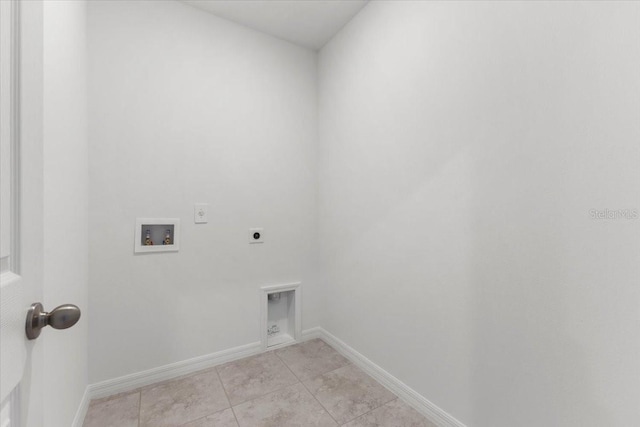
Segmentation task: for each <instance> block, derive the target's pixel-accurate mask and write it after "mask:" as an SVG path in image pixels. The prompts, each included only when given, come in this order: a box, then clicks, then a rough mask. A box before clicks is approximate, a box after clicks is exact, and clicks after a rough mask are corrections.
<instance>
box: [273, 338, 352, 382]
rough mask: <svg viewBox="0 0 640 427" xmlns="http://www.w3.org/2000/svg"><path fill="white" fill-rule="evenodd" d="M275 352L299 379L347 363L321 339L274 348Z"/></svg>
mask: <svg viewBox="0 0 640 427" xmlns="http://www.w3.org/2000/svg"><path fill="white" fill-rule="evenodd" d="M276 354H277V355H278V357H279V358H280V359H282V360H283V361H284V363H286V364H287V366H288V367H289V369H291V371H293V373H294V374H295V375H296V376H297V377H298V379H299V380H300V381H304V380H308V379H309V378H313V377H316V376H318V375H320V374H324V373H327V372H329V371H333V370H334V369H338V368H341V367H343V366H346V365H348V364H349V361H348V360H347V359H346V358H344V357H342V355H340V354H339V353H338V352H337V351H335V350H334V349H332V348H331V347H330V346H329V345H328V344H327V343H325V342H324V341H322V340H321V339H314V340H311V341H307V342H303V343H301V344H296V345H292V346H289V347H284V348H281V349H279V350H276Z"/></svg>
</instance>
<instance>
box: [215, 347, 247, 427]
mask: <svg viewBox="0 0 640 427" xmlns="http://www.w3.org/2000/svg"><path fill="white" fill-rule="evenodd" d="M240 360H242V359H240ZM214 370H215V371H216V376H217V377H218V381H220V385H221V386H222V391H224V395H225V397H226V398H227V402H229V408H231V413H232V414H233V418H234V419H235V420H236V424H237V425H240V421H238V416H237V415H236V411H234V410H233V405H232V404H231V399H229V394H228V393H227V389H226V388H224V383H223V382H222V378H221V377H220V372H218V368H217V367H216V369H214ZM223 410H224V409H223Z"/></svg>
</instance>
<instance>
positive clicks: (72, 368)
mask: <svg viewBox="0 0 640 427" xmlns="http://www.w3.org/2000/svg"><path fill="white" fill-rule="evenodd" d="M42 13H43V15H42V16H43V20H42V22H43V24H42V25H43V40H44V44H43V58H42V63H43V89H42V90H43V104H42V105H43V107H42V108H43V110H42V112H43V138H42V144H43V167H44V172H43V178H44V197H43V201H44V205H43V208H44V234H43V235H42V236H41V239H40V244H41V245H42V247H43V253H44V264H43V272H44V276H43V279H44V300H43V301H42V303H43V304H44V306H45V309H47V310H51V309H53V308H54V307H56V306H58V305H61V304H66V303H73V304H76V305H78V306H79V307H81V309H82V310H83V315H82V317H81V319H80V321H79V322H78V324H76V325H75V326H74V327H73V328H71V329H68V330H64V331H56V330H54V329H51V328H47V330H46V331H43V333H42V335H41V336H40V338H38V341H40V342H39V343H36V345H41V346H42V347H43V348H44V368H43V373H44V377H43V378H44V391H45V399H44V401H43V404H44V412H43V414H44V425H46V426H47V427H49V426H51V427H58V426H60V427H67V426H70V425H71V424H72V422H73V419H74V416H75V414H76V411H77V409H78V406H79V404H80V401H81V400H82V396H83V394H84V391H85V388H86V386H87V384H88V346H89V342H88V319H89V316H88V264H89V259H88V181H89V180H88V144H87V102H86V61H87V56H86V47H87V46H86V34H85V28H86V7H85V2H84V1H75V0H69V1H44V2H43V12H42ZM28 66H33V64H29V65H28ZM25 225H26V224H25Z"/></svg>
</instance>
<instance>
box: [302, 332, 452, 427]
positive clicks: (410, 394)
mask: <svg viewBox="0 0 640 427" xmlns="http://www.w3.org/2000/svg"><path fill="white" fill-rule="evenodd" d="M302 336H303V339H304V340H307V339H313V338H320V339H322V340H324V341H325V342H326V343H327V344H329V345H330V346H331V347H333V348H334V349H335V350H336V351H338V352H339V353H341V354H342V355H343V356H344V357H346V358H347V359H349V360H350V361H351V362H352V363H353V364H354V365H356V366H357V367H359V368H360V369H362V370H363V371H365V372H366V373H367V374H369V375H371V376H372V377H373V378H375V379H376V380H377V381H378V382H379V383H380V384H382V385H384V386H385V387H386V388H388V389H389V390H390V391H391V392H393V393H394V394H396V395H397V396H398V397H399V398H400V399H402V400H403V401H405V402H406V403H408V404H409V405H411V406H412V407H413V408H414V409H415V410H416V411H418V412H420V413H421V414H422V415H424V416H425V417H426V418H427V419H428V420H429V421H431V422H432V423H434V424H435V425H437V426H439V427H465V425H464V424H462V423H461V422H460V421H458V420H456V419H455V418H454V417H453V416H451V415H450V414H448V413H447V412H446V411H444V410H443V409H441V408H439V407H438V406H436V405H435V404H434V403H433V402H430V401H429V400H428V399H426V398H425V397H424V396H422V395H420V394H419V393H418V392H416V391H415V390H413V389H412V388H411V387H409V386H408V385H406V384H405V383H403V382H402V381H400V380H399V379H397V378H396V377H394V376H393V375H391V374H390V373H388V372H387V371H385V370H384V369H382V368H381V367H380V366H378V365H376V364H375V363H373V362H372V361H371V360H369V359H367V358H366V357H365V356H363V355H362V354H360V353H358V352H357V351H356V350H354V349H353V348H352V347H350V346H349V345H347V344H345V342H344V341H342V340H340V339H339V338H337V337H336V336H334V335H332V334H331V333H329V332H328V331H326V330H324V329H323V328H313V329H309V330H306V331H304V332H303V333H302Z"/></svg>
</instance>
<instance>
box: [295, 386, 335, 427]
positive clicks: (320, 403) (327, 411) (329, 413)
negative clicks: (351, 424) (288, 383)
mask: <svg viewBox="0 0 640 427" xmlns="http://www.w3.org/2000/svg"><path fill="white" fill-rule="evenodd" d="M316 378H317V377H316ZM300 384H302V387H304V389H305V390H307V392H309V394H310V395H311V397H313V398H314V400H315V401H316V402H318V404H319V405H320V407H321V408H322V409H324V411H325V412H326V413H327V415H329V416H330V417H331V419H332V420H333V421H335V423H336V424H337V425H342V424H339V423H338V421H337V420H336V419H335V418H334V417H333V415H331V412H329V410H328V409H327V408H325V406H324V405H323V404H322V402H320V401H319V400H318V398H317V397H316V396H315V395H314V394H313V393H311V390H309V388H307V386H306V385H304V383H303V382H302V381H300Z"/></svg>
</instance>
